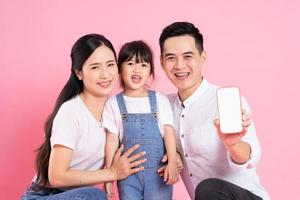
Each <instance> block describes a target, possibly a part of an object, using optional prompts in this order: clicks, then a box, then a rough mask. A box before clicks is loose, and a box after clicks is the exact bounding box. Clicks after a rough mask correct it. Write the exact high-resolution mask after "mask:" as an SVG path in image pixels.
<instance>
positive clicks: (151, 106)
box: [148, 90, 157, 118]
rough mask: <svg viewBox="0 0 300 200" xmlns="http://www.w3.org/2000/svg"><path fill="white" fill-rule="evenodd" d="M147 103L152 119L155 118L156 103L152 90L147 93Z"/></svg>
mask: <svg viewBox="0 0 300 200" xmlns="http://www.w3.org/2000/svg"><path fill="white" fill-rule="evenodd" d="M148 96H149V102H150V108H151V113H152V114H153V117H154V118H157V103H156V93H155V91H153V90H149V91H148Z"/></svg>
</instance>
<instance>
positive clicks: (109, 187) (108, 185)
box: [104, 182, 116, 199]
mask: <svg viewBox="0 0 300 200" xmlns="http://www.w3.org/2000/svg"><path fill="white" fill-rule="evenodd" d="M113 185H114V182H106V183H104V191H105V192H106V193H107V197H108V199H111V198H113V197H115V195H116V194H115V193H114V192H113Z"/></svg>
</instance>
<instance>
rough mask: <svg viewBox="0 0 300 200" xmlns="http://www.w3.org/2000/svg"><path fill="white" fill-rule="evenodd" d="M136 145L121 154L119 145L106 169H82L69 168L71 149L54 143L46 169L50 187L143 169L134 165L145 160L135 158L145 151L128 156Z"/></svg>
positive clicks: (84, 183)
mask: <svg viewBox="0 0 300 200" xmlns="http://www.w3.org/2000/svg"><path fill="white" fill-rule="evenodd" d="M138 147H139V145H135V146H134V147H132V148H130V149H129V150H128V151H126V152H125V153H124V154H123V155H121V154H122V151H123V149H124V147H123V146H121V147H120V148H119V149H118V150H117V152H116V154H115V156H114V159H113V162H112V165H111V167H110V168H108V169H100V170H96V171H84V170H76V169H70V168H69V166H70V162H71V159H72V156H73V151H72V150H71V149H69V148H67V147H65V146H62V145H54V147H53V148H52V150H51V154H50V160H49V169H48V175H49V182H50V185H51V186H52V187H70V186H72V187H77V186H88V185H95V184H99V183H103V182H107V181H114V180H121V179H123V178H126V177H127V176H129V175H130V174H133V173H136V172H139V171H142V170H143V167H139V168H135V166H137V165H140V164H142V163H144V162H145V161H146V160H145V159H143V160H139V161H135V160H136V159H139V158H140V157H142V156H143V155H144V154H145V152H140V153H138V154H135V155H133V156H130V155H131V154H132V152H134V151H135V150H136V149H138Z"/></svg>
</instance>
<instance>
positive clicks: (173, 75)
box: [159, 22, 269, 200]
mask: <svg viewBox="0 0 300 200" xmlns="http://www.w3.org/2000/svg"><path fill="white" fill-rule="evenodd" d="M159 43H160V49H161V65H162V67H163V69H164V71H165V73H166V74H167V76H168V78H169V79H170V80H171V82H172V83H173V84H174V85H175V86H176V88H177V89H178V93H177V94H174V95H170V97H169V98H170V102H171V105H172V107H173V111H174V124H175V127H174V128H175V131H176V138H177V139H176V140H177V148H178V151H179V152H180V153H181V155H182V158H183V164H184V169H183V171H182V173H181V176H182V179H183V181H184V184H185V186H186V188H187V190H188V193H189V195H190V197H191V199H197V200H198V199H203V200H217V199H226V200H227V199H228V200H229V199H232V200H233V199H241V200H246V199H264V200H268V199H269V196H268V194H267V192H266V191H265V190H264V188H263V187H262V186H261V185H260V183H259V178H258V175H257V173H256V165H257V163H258V161H259V158H260V146H259V142H258V139H257V137H256V133H255V128H254V125H253V124H251V123H250V121H251V120H250V116H249V114H246V113H250V109H249V106H248V104H247V102H246V100H245V99H244V98H243V97H242V106H243V109H244V111H243V127H244V129H243V131H242V132H240V133H232V134H222V133H221V131H220V128H219V121H218V120H215V119H216V118H217V102H216V90H217V88H218V87H217V86H215V85H212V84H210V83H209V82H208V81H207V80H206V79H205V78H203V76H202V67H203V64H204V62H205V60H206V52H205V51H204V49H203V37H202V34H201V33H200V32H199V30H198V29H197V28H196V27H195V26H194V25H193V24H191V23H188V22H175V23H173V24H171V25H169V26H167V27H166V28H165V29H163V31H162V33H161V35H160V38H159Z"/></svg>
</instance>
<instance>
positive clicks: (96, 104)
mask: <svg viewBox="0 0 300 200" xmlns="http://www.w3.org/2000/svg"><path fill="white" fill-rule="evenodd" d="M79 96H80V98H81V99H82V101H83V102H84V104H85V105H86V107H87V108H88V109H89V111H90V112H91V113H92V115H93V116H94V117H95V119H96V120H97V121H101V116H102V111H103V107H104V104H105V101H106V96H105V97H97V96H94V95H92V94H90V93H88V92H84V91H83V92H82V93H80V95H79Z"/></svg>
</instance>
